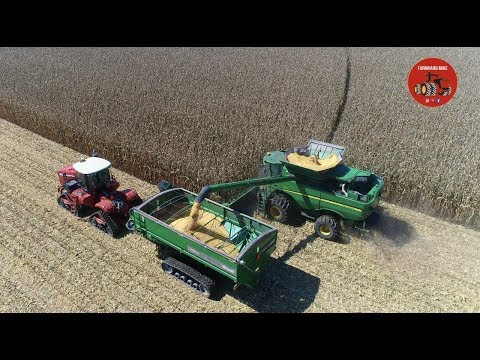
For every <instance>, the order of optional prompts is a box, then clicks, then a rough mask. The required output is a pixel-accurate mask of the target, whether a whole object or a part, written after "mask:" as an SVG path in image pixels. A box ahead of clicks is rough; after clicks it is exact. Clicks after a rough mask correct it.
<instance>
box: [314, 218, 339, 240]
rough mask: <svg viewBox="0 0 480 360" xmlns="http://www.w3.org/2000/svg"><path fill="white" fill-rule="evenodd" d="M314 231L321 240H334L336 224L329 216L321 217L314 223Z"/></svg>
mask: <svg viewBox="0 0 480 360" xmlns="http://www.w3.org/2000/svg"><path fill="white" fill-rule="evenodd" d="M315 231H316V233H317V235H318V236H319V237H321V238H323V239H327V240H334V239H336V238H337V236H338V222H337V220H336V219H335V218H334V217H333V216H331V215H322V216H320V217H319V218H318V219H317V220H316V221H315Z"/></svg>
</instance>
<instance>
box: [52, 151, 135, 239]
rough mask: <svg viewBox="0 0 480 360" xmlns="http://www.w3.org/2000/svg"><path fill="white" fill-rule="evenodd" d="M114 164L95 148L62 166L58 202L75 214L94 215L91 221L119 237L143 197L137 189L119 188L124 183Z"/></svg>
mask: <svg viewBox="0 0 480 360" xmlns="http://www.w3.org/2000/svg"><path fill="white" fill-rule="evenodd" d="M110 166H111V163H110V162H109V161H107V160H105V159H102V158H99V157H97V156H96V153H95V151H94V153H93V155H92V157H89V158H86V159H84V160H82V161H80V162H77V163H75V164H73V165H68V166H66V167H64V168H62V169H60V170H58V171H57V174H58V178H59V180H60V186H59V187H58V193H59V196H58V204H59V205H60V206H61V207H63V208H64V209H66V210H68V211H69V212H71V213H72V214H74V215H75V216H79V217H84V216H86V215H90V218H89V220H90V224H92V225H93V226H95V227H97V228H99V229H100V230H102V231H104V232H105V233H107V234H108V235H110V236H113V237H115V236H117V235H119V234H120V232H121V225H124V224H125V223H126V221H127V220H128V211H129V210H130V209H131V208H132V207H134V206H137V205H140V204H141V203H142V199H140V197H139V196H138V194H137V192H136V191H135V190H134V189H126V190H123V191H118V190H117V189H118V187H119V186H120V184H119V183H118V182H117V181H116V180H115V177H113V176H110ZM94 210H96V211H95V212H93V211H94ZM92 213H93V214H92Z"/></svg>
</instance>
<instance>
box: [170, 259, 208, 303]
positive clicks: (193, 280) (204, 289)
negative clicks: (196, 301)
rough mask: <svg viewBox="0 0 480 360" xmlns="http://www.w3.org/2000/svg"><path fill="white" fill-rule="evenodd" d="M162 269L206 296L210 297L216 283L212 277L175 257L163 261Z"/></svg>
mask: <svg viewBox="0 0 480 360" xmlns="http://www.w3.org/2000/svg"><path fill="white" fill-rule="evenodd" d="M162 270H163V271H165V272H166V273H167V274H169V275H171V276H172V277H174V278H175V279H177V280H180V281H182V282H183V283H184V284H185V285H187V286H189V287H191V288H192V289H194V290H196V291H198V292H199V293H201V294H202V295H205V296H206V297H210V294H211V290H212V288H213V286H214V285H215V282H214V281H213V280H212V279H210V278H209V277H207V276H205V275H202V274H201V273H200V272H198V271H197V270H195V269H193V268H192V267H190V266H188V265H186V264H184V263H183V262H181V261H179V260H177V259H175V258H173V257H168V258H166V259H165V260H163V261H162Z"/></svg>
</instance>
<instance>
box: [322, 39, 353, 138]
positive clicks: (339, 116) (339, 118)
mask: <svg viewBox="0 0 480 360" xmlns="http://www.w3.org/2000/svg"><path fill="white" fill-rule="evenodd" d="M345 55H346V57H347V59H346V63H347V64H346V69H345V86H344V88H343V97H342V101H340V105H339V106H338V110H337V115H336V117H335V120H334V122H333V124H332V128H331V129H330V132H329V133H328V135H327V137H326V140H325V141H326V142H328V143H331V142H332V141H333V139H334V138H335V133H336V132H337V129H338V127H339V125H340V122H341V121H342V116H343V113H344V111H345V107H346V105H347V100H348V93H349V91H350V77H351V64H350V51H349V49H348V47H347V48H345Z"/></svg>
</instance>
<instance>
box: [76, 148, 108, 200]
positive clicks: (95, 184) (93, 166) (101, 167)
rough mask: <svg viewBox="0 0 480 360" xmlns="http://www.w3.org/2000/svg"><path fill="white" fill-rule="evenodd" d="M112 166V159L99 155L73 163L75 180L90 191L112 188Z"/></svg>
mask: <svg viewBox="0 0 480 360" xmlns="http://www.w3.org/2000/svg"><path fill="white" fill-rule="evenodd" d="M110 166H111V163H110V161H108V160H105V159H102V158H99V157H89V158H86V159H84V160H82V161H79V162H77V163H74V164H73V165H72V167H73V169H75V180H76V181H77V182H78V184H79V185H80V186H81V187H82V188H85V189H87V191H88V192H90V193H96V192H99V191H102V190H108V189H109V188H110V182H111V177H110Z"/></svg>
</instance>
